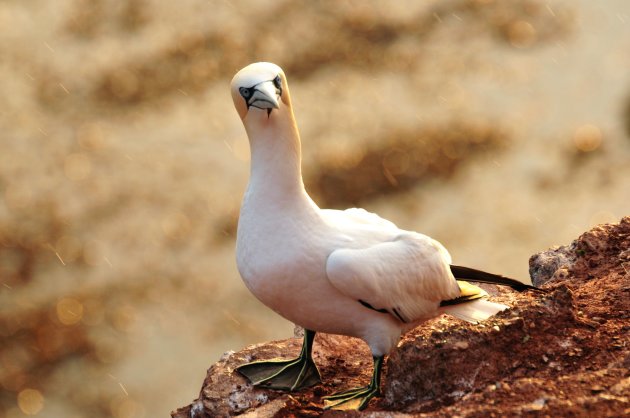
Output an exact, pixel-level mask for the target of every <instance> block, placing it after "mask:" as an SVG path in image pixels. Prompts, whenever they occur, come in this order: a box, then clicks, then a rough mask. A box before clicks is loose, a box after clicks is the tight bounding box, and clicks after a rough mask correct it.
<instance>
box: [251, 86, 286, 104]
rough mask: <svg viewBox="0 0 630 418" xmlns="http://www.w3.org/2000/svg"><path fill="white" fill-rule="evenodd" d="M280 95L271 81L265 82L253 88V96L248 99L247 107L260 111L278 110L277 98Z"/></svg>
mask: <svg viewBox="0 0 630 418" xmlns="http://www.w3.org/2000/svg"><path fill="white" fill-rule="evenodd" d="M280 94H282V93H281V92H280V91H279V90H278V89H277V88H276V86H275V85H274V84H273V81H265V82H262V83H260V84H258V85H257V86H255V87H254V94H253V95H252V97H251V98H250V99H249V105H250V106H254V107H258V108H260V109H268V111H271V109H278V107H279V106H280V105H279V103H278V98H279V97H280Z"/></svg>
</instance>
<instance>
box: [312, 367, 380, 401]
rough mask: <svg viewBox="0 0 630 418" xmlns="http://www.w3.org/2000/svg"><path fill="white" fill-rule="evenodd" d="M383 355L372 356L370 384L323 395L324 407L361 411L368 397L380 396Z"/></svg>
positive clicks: (368, 399)
mask: <svg viewBox="0 0 630 418" xmlns="http://www.w3.org/2000/svg"><path fill="white" fill-rule="evenodd" d="M383 357H384V356H379V357H374V373H373V374H372V380H371V381H370V384H369V385H367V386H364V387H358V388H354V389H350V390H346V391H343V392H339V393H335V394H334V395H330V396H325V397H324V405H325V406H324V409H338V410H349V409H356V410H358V411H361V410H362V409H365V408H366V407H367V406H368V403H369V402H370V399H372V398H374V397H375V396H381V368H382V367H383Z"/></svg>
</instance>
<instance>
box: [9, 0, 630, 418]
mask: <svg viewBox="0 0 630 418" xmlns="http://www.w3.org/2000/svg"><path fill="white" fill-rule="evenodd" d="M0 28H2V29H1V31H0V92H1V94H0V129H1V134H0V386H1V388H0V418H18V417H24V416H32V415H36V416H41V417H63V418H73V417H77V418H78V417H96V418H99V417H116V418H151V417H165V416H168V414H169V412H170V411H171V410H172V409H175V408H177V407H179V406H182V405H184V404H186V403H188V402H189V401H191V400H192V399H193V398H195V397H196V396H197V393H198V391H199V388H200V387H201V383H202V381H203V378H204V376H205V372H206V369H207V368H208V367H209V366H210V365H211V364H212V363H213V362H215V361H216V360H217V359H218V358H219V357H220V355H221V354H222V353H223V352H225V351H227V350H236V349H239V348H241V347H243V346H244V345H246V344H249V343H253V342H259V341H264V340H268V339H272V338H284V337H287V336H289V335H291V334H292V325H291V324H290V323H288V322H286V321H284V320H283V319H281V318H279V317H277V316H276V315H275V314H273V313H272V312H271V311H269V310H267V309H266V308H265V307H263V306H262V305H261V304H260V303H258V302H257V301H256V300H255V299H254V298H253V297H252V296H251V295H250V294H249V293H248V291H247V290H246V289H245V287H244V286H243V285H242V283H241V281H240V279H239V277H238V273H237V271H236V266H235V261H234V233H235V228H236V220H237V217H238V208H239V203H240V198H241V194H242V192H243V190H244V188H245V185H246V182H247V176H248V171H249V168H248V167H249V162H248V158H249V150H248V143H247V139H246V136H245V132H244V130H243V128H242V126H241V122H240V120H239V118H238V116H237V114H236V112H235V111H234V110H233V107H232V101H231V98H230V95H229V88H228V83H229V80H230V78H231V77H232V75H233V74H234V73H235V72H236V71H237V70H238V69H240V68H241V67H243V66H245V65H246V64H248V63H250V62H253V61H261V60H268V61H274V62H276V63H278V64H279V65H281V66H282V67H283V68H284V69H285V72H286V73H287V76H288V78H289V82H290V85H291V93H292V95H293V103H294V110H295V113H296V116H297V119H298V123H299V125H300V129H301V133H302V140H303V148H304V158H305V161H304V173H305V182H306V184H307V188H308V189H309V190H310V191H312V193H313V195H314V196H315V197H316V200H317V201H318V202H320V203H321V204H322V205H326V206H330V207H341V208H343V207H347V206H355V205H361V206H363V207H365V208H367V209H369V210H371V211H376V212H377V213H379V214H381V215H382V216H386V217H388V218H390V219H392V220H393V221H395V222H396V223H398V224H399V225H400V226H401V227H404V228H407V229H413V230H417V231H421V232H424V233H427V234H429V235H431V236H433V237H435V238H436V239H438V240H440V241H441V242H442V243H444V244H445V245H446V246H447V248H449V250H450V251H451V253H452V255H453V258H454V260H455V261H456V262H457V263H458V264H464V265H470V266H474V267H478V268H482V269H486V270H489V271H494V272H500V273H503V274H507V275H511V276H514V277H517V278H520V279H522V280H528V272H527V269H528V258H529V256H530V255H531V254H533V253H535V252H537V251H540V250H542V249H545V248H547V247H550V246H552V245H556V244H563V243H567V242H569V241H570V240H571V239H572V238H575V237H576V236H577V235H578V234H579V233H581V232H582V231H584V230H586V229H587V228H589V227H590V226H592V225H595V224H597V223H602V222H613V221H617V220H619V218H620V217H621V216H623V215H629V214H630V3H629V2H628V1H627V0H605V1H604V0H601V1H589V0H583V1H574V0H564V1H562V0H549V1H539V0H523V1H506V0H500V1H499V0H495V1H492V0H477V1H473V0H443V1H413V2H412V1H396V2H390V1H370V2H367V1H356V2H344V3H342V2H337V1H317V2H315V1H313V2H311V1H308V2H306V1H305V2H294V1H273V2H259V1H254V0H251V1H218V0H180V1H167V0H126V1H119V0H55V1H44V0H5V1H2V2H0Z"/></svg>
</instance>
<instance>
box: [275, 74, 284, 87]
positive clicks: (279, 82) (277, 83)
mask: <svg viewBox="0 0 630 418" xmlns="http://www.w3.org/2000/svg"><path fill="white" fill-rule="evenodd" d="M273 84H274V85H275V86H276V88H278V89H279V88H281V87H282V79H281V78H280V76H279V75H277V76H276V78H274V79H273Z"/></svg>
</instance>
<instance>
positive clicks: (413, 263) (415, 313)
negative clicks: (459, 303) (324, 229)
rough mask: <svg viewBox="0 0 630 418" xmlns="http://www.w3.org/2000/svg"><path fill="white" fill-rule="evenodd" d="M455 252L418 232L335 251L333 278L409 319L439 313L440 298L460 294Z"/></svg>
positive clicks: (329, 268)
mask: <svg viewBox="0 0 630 418" xmlns="http://www.w3.org/2000/svg"><path fill="white" fill-rule="evenodd" d="M450 261H451V260H450V256H449V254H448V252H447V251H446V250H445V249H444V247H443V246H442V245H440V244H439V243H438V242H437V241H435V240H433V239H431V238H429V237H427V236H425V235H422V234H417V233H414V232H403V233H401V234H399V235H397V236H396V237H395V238H394V239H392V240H390V241H387V242H381V243H378V244H375V245H371V246H368V247H366V248H361V249H350V248H342V249H338V250H335V251H333V252H332V253H331V254H330V256H329V257H328V260H327V263H326V274H327V275H328V279H329V280H330V282H331V283H332V284H333V286H335V287H336V288H337V289H338V290H339V291H340V292H342V293H344V294H345V295H347V296H349V297H351V298H353V299H356V300H357V302H359V303H363V304H364V305H366V306H368V307H371V308H373V309H376V310H386V311H387V312H390V313H391V314H392V315H394V316H396V317H398V318H399V319H400V320H401V321H403V322H413V321H415V320H418V319H423V318H429V317H432V316H434V315H435V314H436V312H437V310H438V308H439V306H440V302H441V301H443V300H449V299H454V298H457V297H459V296H460V289H459V287H458V285H457V282H456V281H455V279H454V278H453V275H452V273H451V271H450V267H449V263H450Z"/></svg>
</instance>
